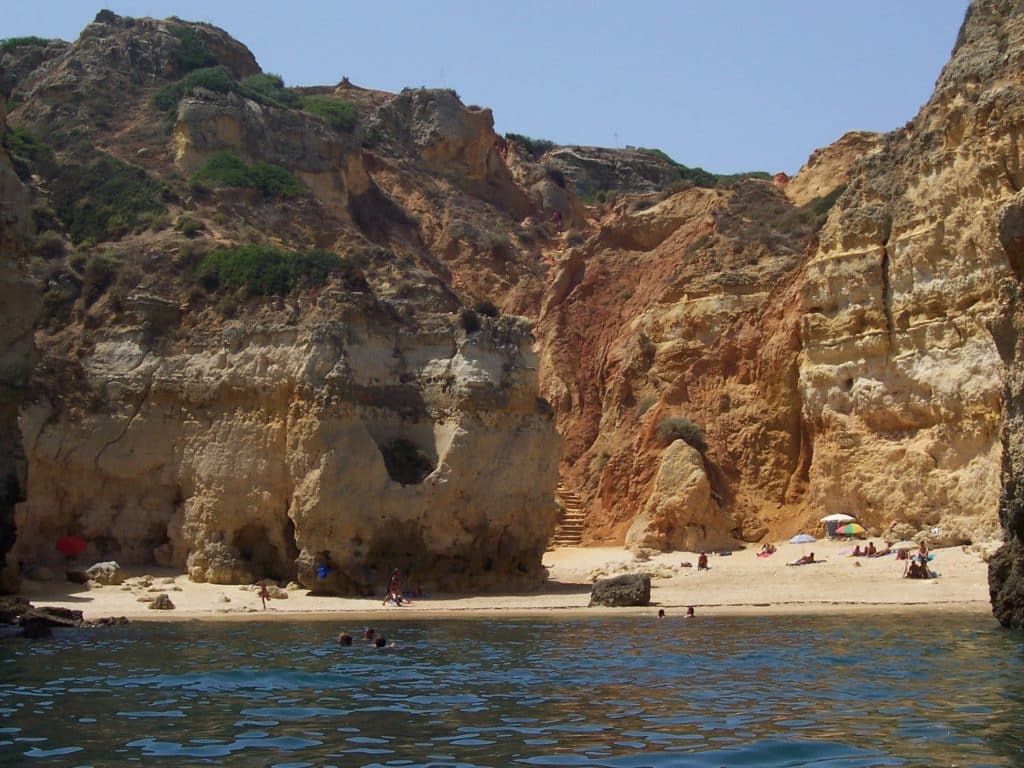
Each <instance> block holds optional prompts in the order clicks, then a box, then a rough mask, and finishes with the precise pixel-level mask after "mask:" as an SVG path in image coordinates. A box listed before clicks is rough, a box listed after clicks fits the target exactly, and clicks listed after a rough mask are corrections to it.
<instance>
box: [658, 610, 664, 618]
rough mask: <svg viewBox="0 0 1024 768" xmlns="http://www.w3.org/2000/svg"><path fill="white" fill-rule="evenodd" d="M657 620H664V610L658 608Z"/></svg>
mask: <svg viewBox="0 0 1024 768" xmlns="http://www.w3.org/2000/svg"><path fill="white" fill-rule="evenodd" d="M658 618H659V619H664V618H665V609H664V608H659V609H658Z"/></svg>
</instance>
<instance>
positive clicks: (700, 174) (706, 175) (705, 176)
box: [639, 147, 771, 187]
mask: <svg viewBox="0 0 1024 768" xmlns="http://www.w3.org/2000/svg"><path fill="white" fill-rule="evenodd" d="M639 151H641V152H644V153H646V154H648V155H651V156H652V157H657V158H659V159H661V160H664V161H665V162H666V163H669V164H670V165H672V166H673V167H675V169H676V170H677V171H679V177H680V179H682V180H683V181H685V182H689V183H691V184H693V186H695V187H718V186H723V185H728V184H732V183H734V182H736V181H739V180H740V179H764V180H770V179H771V174H770V173H768V172H767V171H748V172H746V173H711V171H705V170H704V169H703V168H700V167H697V168H691V167H690V166H688V165H683V164H682V163H679V162H676V161H675V160H673V159H672V158H671V157H670V156H669V155H668V154H667V153H665V152H662V151H661V150H660V149H650V148H648V147H640V148H639Z"/></svg>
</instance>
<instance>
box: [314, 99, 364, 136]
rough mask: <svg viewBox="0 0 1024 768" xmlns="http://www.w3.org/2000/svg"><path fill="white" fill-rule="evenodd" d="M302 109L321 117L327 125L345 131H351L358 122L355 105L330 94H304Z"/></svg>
mask: <svg viewBox="0 0 1024 768" xmlns="http://www.w3.org/2000/svg"><path fill="white" fill-rule="evenodd" d="M302 109H303V110H304V111H305V112H309V113H310V114H313V115H316V116H317V117H322V118H323V119H324V120H326V121H327V123H328V124H329V125H331V126H332V127H334V128H336V129H337V130H339V131H343V132H345V133H347V132H349V131H351V130H352V129H353V128H355V127H356V124H357V123H358V122H359V114H358V113H357V112H356V108H355V106H354V105H353V104H352V103H351V102H348V101H345V100H344V99H335V98H332V97H330V96H304V97H303V98H302Z"/></svg>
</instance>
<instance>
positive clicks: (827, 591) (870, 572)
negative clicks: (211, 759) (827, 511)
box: [22, 541, 991, 621]
mask: <svg viewBox="0 0 1024 768" xmlns="http://www.w3.org/2000/svg"><path fill="white" fill-rule="evenodd" d="M852 546H853V545H852V544H847V543H840V542H828V541H819V542H815V543H813V544H808V545H803V546H800V545H792V544H780V545H778V552H776V553H775V554H774V555H772V556H771V557H769V558H764V559H762V558H758V557H756V554H755V553H756V551H757V548H756V547H751V548H749V549H746V550H743V551H740V552H735V553H733V554H732V555H729V556H721V555H715V554H712V555H710V566H711V567H710V570H708V571H702V572H699V573H698V572H697V568H696V566H697V555H696V553H688V552H673V553H669V554H660V555H657V556H655V557H653V558H651V559H650V560H649V561H648V562H646V563H643V562H638V561H636V560H634V558H633V556H632V555H631V553H629V552H628V551H627V550H625V549H622V548H619V547H593V548H584V547H569V548H561V549H556V550H552V551H549V552H547V553H546V554H545V555H544V565H545V566H547V567H548V569H549V572H550V581H549V583H548V584H547V585H546V586H545V587H544V588H543V589H541V590H539V591H537V592H532V593H524V594H501V595H430V596H428V597H426V598H422V599H417V600H414V601H413V604H412V605H408V606H403V607H401V608H397V607H394V606H387V607H385V606H382V605H381V599H382V598H383V594H382V595H381V597H378V598H375V599H374V598H342V597H311V596H309V595H308V594H306V591H305V590H293V591H290V592H288V597H287V599H275V600H269V601H268V607H267V609H266V610H263V609H262V607H261V603H260V599H259V595H258V592H257V591H256V590H255V589H254V588H253V587H252V586H250V585H223V584H196V583H193V582H191V581H189V580H188V577H187V576H184V575H182V574H178V573H172V572H165V571H160V570H156V569H148V570H145V571H133V572H132V574H133V575H135V576H138V575H141V574H148V575H151V576H152V577H153V579H154V583H153V585H152V586H151V587H150V588H149V589H148V590H147V589H146V588H142V587H138V586H136V587H134V588H132V589H127V588H125V587H124V585H122V586H106V587H99V588H97V587H93V588H88V587H86V586H83V585H78V584H72V583H69V582H33V581H25V582H24V584H23V589H22V595H23V596H24V597H26V598H28V599H29V600H31V601H32V602H33V603H34V604H35V605H38V606H64V607H67V608H75V609H78V610H81V611H83V613H84V616H85V618H86V619H93V620H95V619H99V618H101V617H105V616H126V617H128V618H130V619H137V620H151V621H153V620H155V621H168V620H170V621H180V620H189V619H214V620H233V619H248V620H251V619H260V620H262V619H278V620H281V619H286V618H291V617H302V618H317V617H323V618H338V619H341V618H343V617H347V618H353V619H356V618H358V619H363V618H368V617H370V616H374V615H377V616H381V617H383V616H385V615H386V616H387V617H388V618H396V617H397V615H399V613H400V615H401V616H402V618H409V619H412V618H415V617H422V618H436V617H441V616H449V615H456V616H460V615H462V616H465V615H489V614H495V613H498V614H551V613H552V612H562V613H572V612H580V611H587V612H588V613H594V612H613V613H623V612H634V613H653V612H655V611H656V610H657V609H658V608H659V607H661V608H664V609H665V610H666V612H667V613H669V614H670V615H672V614H675V613H680V614H681V613H682V612H683V610H684V609H685V607H686V606H688V605H693V606H695V607H696V610H697V612H698V614H699V615H704V614H723V613H780V612H792V613H815V612H816V613H832V612H863V611H882V610H885V611H920V610H949V611H957V612H985V613H988V612H990V611H991V608H990V606H989V602H988V566H987V564H986V563H985V562H984V561H983V560H982V559H981V557H980V556H979V555H978V554H977V553H975V552H973V551H967V550H966V549H964V548H960V547H954V548H948V549H940V550H936V551H935V553H934V554H935V559H934V560H933V561H932V563H931V566H932V568H933V570H935V571H937V572H938V573H939V577H938V578H936V579H929V580H920V579H904V578H902V573H903V567H904V563H903V562H901V561H897V560H895V558H894V557H893V556H891V555H890V556H887V557H882V558H874V559H872V558H863V557H856V558H855V557H849V556H846V555H843V554H841V552H842V551H843V550H848V549H851V548H852ZM806 552H814V553H815V557H816V559H819V560H822V559H823V560H824V562H819V563H815V564H813V565H804V566H796V567H790V566H787V565H786V563H787V562H788V561H791V560H794V559H796V558H797V557H799V556H800V555H801V554H804V553H806ZM685 561H688V562H690V563H692V565H693V567H692V568H683V567H681V563H683V562H685ZM598 570H605V571H607V572H608V574H607V575H612V574H613V573H625V572H635V571H640V570H647V571H648V572H650V573H651V574H652V582H651V583H652V589H651V606H650V607H645V608H592V609H588V608H587V603H588V602H589V600H590V586H591V583H592V577H593V575H594V574H595V572H596V571H598ZM152 590H157V591H165V592H166V593H167V594H168V595H169V596H170V598H171V600H172V601H173V602H174V604H175V606H176V607H175V609H174V610H169V611H158V610H151V609H150V608H149V604H148V603H145V602H139V601H138V598H139V597H140V596H142V595H146V594H153V593H154V592H153V591H152ZM382 591H383V590H382Z"/></svg>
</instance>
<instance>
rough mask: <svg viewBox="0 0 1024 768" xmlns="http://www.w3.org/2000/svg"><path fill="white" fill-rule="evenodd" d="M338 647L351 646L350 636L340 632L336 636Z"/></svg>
mask: <svg viewBox="0 0 1024 768" xmlns="http://www.w3.org/2000/svg"><path fill="white" fill-rule="evenodd" d="M338 645H352V635H350V634H349V633H348V632H342V633H341V634H340V635H338Z"/></svg>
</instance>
